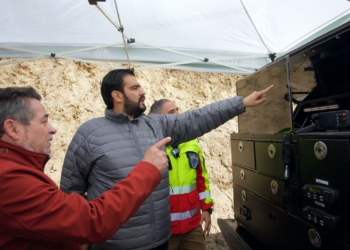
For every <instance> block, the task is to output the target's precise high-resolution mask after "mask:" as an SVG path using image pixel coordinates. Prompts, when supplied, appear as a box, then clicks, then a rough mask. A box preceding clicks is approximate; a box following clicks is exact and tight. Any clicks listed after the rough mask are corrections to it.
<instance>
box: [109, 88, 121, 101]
mask: <svg viewBox="0 0 350 250" xmlns="http://www.w3.org/2000/svg"><path fill="white" fill-rule="evenodd" d="M111 96H112V98H113V100H114V101H115V102H119V103H120V102H123V101H124V96H123V94H122V92H120V91H117V90H113V91H112V93H111Z"/></svg>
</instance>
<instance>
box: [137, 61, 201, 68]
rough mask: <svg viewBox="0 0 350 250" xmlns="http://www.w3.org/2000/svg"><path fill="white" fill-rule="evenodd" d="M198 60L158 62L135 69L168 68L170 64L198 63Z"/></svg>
mask: <svg viewBox="0 0 350 250" xmlns="http://www.w3.org/2000/svg"><path fill="white" fill-rule="evenodd" d="M196 62H198V61H197V60H196V61H185V62H176V63H165V64H157V65H152V66H146V67H142V68H135V71H139V70H146V69H155V68H166V67H170V66H178V65H182V64H192V63H196Z"/></svg>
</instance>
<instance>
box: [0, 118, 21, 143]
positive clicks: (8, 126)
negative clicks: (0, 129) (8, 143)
mask: <svg viewBox="0 0 350 250" xmlns="http://www.w3.org/2000/svg"><path fill="white" fill-rule="evenodd" d="M4 130H5V133H6V134H7V135H8V136H9V137H10V138H11V139H13V140H15V141H16V140H18V139H20V132H21V131H20V123H19V122H18V121H15V120H12V119H7V120H5V122H4Z"/></svg>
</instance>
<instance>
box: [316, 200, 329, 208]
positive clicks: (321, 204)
mask: <svg viewBox="0 0 350 250" xmlns="http://www.w3.org/2000/svg"><path fill="white" fill-rule="evenodd" d="M315 204H316V205H319V206H321V207H325V206H326V205H325V204H323V203H322V202H318V201H315Z"/></svg>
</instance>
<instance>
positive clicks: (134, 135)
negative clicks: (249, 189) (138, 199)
mask: <svg viewBox="0 0 350 250" xmlns="http://www.w3.org/2000/svg"><path fill="white" fill-rule="evenodd" d="M129 129H130V131H131V133H132V135H133V137H134V141H135V143H136V147H137V150H138V152H139V154H140V158H141V159H140V160H142V157H143V155H142V152H141V147H140V144H139V141H138V139H137V137H136V134H135V131H134V129H133V127H132V126H131V121H129ZM149 197H150V199H151V201H150V210H151V211H150V212H151V225H152V229H151V230H152V236H153V237H152V238H153V240H152V241H153V242H152V248H155V244H156V234H155V231H156V228H155V219H154V217H155V216H154V207H153V192H152V193H151V194H150V196H149Z"/></svg>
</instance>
